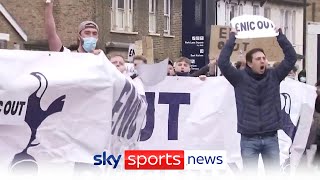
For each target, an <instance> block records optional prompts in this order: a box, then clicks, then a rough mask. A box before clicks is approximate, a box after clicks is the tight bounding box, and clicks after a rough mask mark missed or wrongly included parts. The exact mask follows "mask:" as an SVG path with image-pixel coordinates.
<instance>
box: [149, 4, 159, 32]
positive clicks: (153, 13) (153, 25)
mask: <svg viewBox="0 0 320 180" xmlns="http://www.w3.org/2000/svg"><path fill="white" fill-rule="evenodd" d="M152 7H153V9H152ZM156 32H157V0H149V33H156Z"/></svg>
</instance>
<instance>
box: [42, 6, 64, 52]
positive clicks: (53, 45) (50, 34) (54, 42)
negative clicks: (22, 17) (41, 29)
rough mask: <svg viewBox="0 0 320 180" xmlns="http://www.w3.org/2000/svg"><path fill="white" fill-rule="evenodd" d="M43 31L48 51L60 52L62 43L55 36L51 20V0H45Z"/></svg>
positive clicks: (54, 25) (56, 35) (52, 20)
mask: <svg viewBox="0 0 320 180" xmlns="http://www.w3.org/2000/svg"><path fill="white" fill-rule="evenodd" d="M45 31H46V34H47V38H48V43H49V49H50V51H60V49H61V47H62V42H61V39H60V37H59V36H58V34H57V30H56V24H55V22H54V18H53V0H49V1H48V0H46V4H45Z"/></svg>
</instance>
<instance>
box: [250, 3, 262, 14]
mask: <svg viewBox="0 0 320 180" xmlns="http://www.w3.org/2000/svg"><path fill="white" fill-rule="evenodd" d="M257 12H258V13H257ZM252 14H253V15H260V6H259V5H258V4H253V5H252Z"/></svg>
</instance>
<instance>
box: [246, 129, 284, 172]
mask: <svg viewBox="0 0 320 180" xmlns="http://www.w3.org/2000/svg"><path fill="white" fill-rule="evenodd" d="M240 146H241V157H242V162H243V170H244V172H245V173H256V172H257V171H258V160H259V154H261V156H262V160H263V165H264V169H265V173H266V174H270V173H278V172H280V150H279V142H278V135H277V133H276V132H275V133H274V134H269V135H250V136H247V135H241V141H240Z"/></svg>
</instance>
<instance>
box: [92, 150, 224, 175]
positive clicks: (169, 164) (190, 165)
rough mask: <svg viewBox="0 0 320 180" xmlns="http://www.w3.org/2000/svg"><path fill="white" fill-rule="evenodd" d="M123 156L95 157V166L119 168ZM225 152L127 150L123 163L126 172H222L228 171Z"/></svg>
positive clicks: (104, 154)
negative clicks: (223, 170)
mask: <svg viewBox="0 0 320 180" xmlns="http://www.w3.org/2000/svg"><path fill="white" fill-rule="evenodd" d="M121 158H122V157H121V155H119V156H114V155H107V154H106V152H103V153H102V154H101V155H95V156H94V157H93V159H94V165H109V166H112V167H113V168H114V169H115V168H117V166H118V164H119V162H120V161H121ZM226 160H227V159H226V152H225V151H207V150H194V151H193V150H186V151H184V150H127V151H125V153H124V157H123V161H124V168H125V169H126V170H222V169H226V164H227V163H226Z"/></svg>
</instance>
